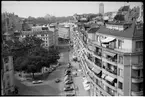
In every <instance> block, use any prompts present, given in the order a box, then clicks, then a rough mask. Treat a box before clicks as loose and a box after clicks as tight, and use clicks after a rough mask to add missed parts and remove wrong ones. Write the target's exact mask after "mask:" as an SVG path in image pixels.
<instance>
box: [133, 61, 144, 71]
mask: <svg viewBox="0 0 145 97" xmlns="http://www.w3.org/2000/svg"><path fill="white" fill-rule="evenodd" d="M132 69H135V70H138V69H143V63H138V64H134V63H132Z"/></svg>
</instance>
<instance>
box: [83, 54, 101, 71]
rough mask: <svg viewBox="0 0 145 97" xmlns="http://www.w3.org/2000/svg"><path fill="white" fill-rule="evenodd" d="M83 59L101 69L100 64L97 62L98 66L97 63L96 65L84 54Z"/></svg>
mask: <svg viewBox="0 0 145 97" xmlns="http://www.w3.org/2000/svg"><path fill="white" fill-rule="evenodd" d="M85 59H86V60H87V62H89V63H90V64H92V65H94V66H95V67H97V68H99V69H101V68H100V67H101V64H99V66H98V65H96V64H95V63H94V62H92V61H90V60H89V59H88V58H87V57H86V56H85Z"/></svg>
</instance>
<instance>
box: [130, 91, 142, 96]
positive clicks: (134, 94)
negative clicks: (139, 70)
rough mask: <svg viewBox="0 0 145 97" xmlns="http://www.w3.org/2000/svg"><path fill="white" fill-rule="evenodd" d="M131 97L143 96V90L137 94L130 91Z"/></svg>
mask: <svg viewBox="0 0 145 97" xmlns="http://www.w3.org/2000/svg"><path fill="white" fill-rule="evenodd" d="M131 95H132V96H143V90H141V91H138V92H136V91H133V90H132V91H131Z"/></svg>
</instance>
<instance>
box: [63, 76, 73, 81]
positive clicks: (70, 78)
mask: <svg viewBox="0 0 145 97" xmlns="http://www.w3.org/2000/svg"><path fill="white" fill-rule="evenodd" d="M66 80H72V76H70V75H66V76H65V77H64V81H66Z"/></svg>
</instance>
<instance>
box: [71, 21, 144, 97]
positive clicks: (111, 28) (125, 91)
mask: <svg viewBox="0 0 145 97" xmlns="http://www.w3.org/2000/svg"><path fill="white" fill-rule="evenodd" d="M76 29H77V31H76V32H75V33H73V35H74V36H73V37H74V38H73V40H72V41H73V43H74V52H75V56H77V57H78V60H79V62H80V64H81V66H82V68H83V71H84V73H85V75H86V78H87V79H88V80H89V81H90V86H91V88H90V95H91V96H142V95H143V54H142V52H143V24H140V23H135V22H133V23H130V24H125V23H124V24H121V23H119V24H116V23H108V24H106V25H105V26H101V27H100V28H99V29H98V28H91V29H96V30H95V31H94V30H92V31H87V30H84V31H83V30H82V29H81V28H80V27H79V26H78V27H77V28H76ZM91 29H90V30H91Z"/></svg>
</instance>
